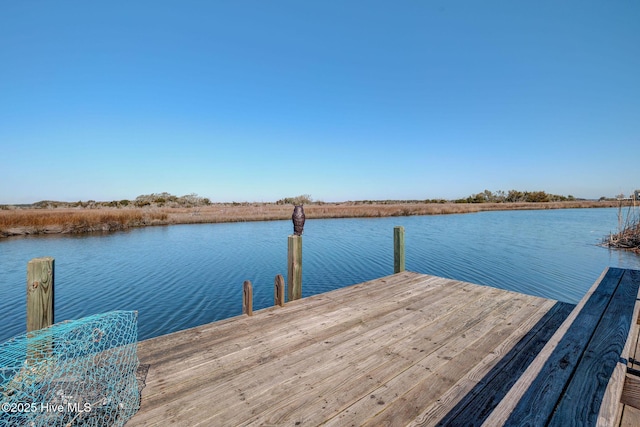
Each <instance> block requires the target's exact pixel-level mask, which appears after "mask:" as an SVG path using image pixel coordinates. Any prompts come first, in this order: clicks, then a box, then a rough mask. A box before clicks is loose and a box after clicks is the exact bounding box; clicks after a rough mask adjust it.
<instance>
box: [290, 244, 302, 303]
mask: <svg viewBox="0 0 640 427" xmlns="http://www.w3.org/2000/svg"><path fill="white" fill-rule="evenodd" d="M288 249H289V250H288V257H287V261H288V268H287V297H288V298H289V301H293V300H297V299H300V298H302V236H296V235H290V236H289V243H288Z"/></svg>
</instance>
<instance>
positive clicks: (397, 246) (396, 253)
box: [393, 225, 404, 273]
mask: <svg viewBox="0 0 640 427" xmlns="http://www.w3.org/2000/svg"><path fill="white" fill-rule="evenodd" d="M401 271H404V227H402V226H400V225H399V226H396V227H393V272H394V273H400V272H401Z"/></svg>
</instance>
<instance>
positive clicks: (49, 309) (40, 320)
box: [27, 257, 55, 332]
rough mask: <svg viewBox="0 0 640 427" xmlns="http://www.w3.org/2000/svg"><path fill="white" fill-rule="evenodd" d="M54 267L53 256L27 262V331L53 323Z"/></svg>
mask: <svg viewBox="0 0 640 427" xmlns="http://www.w3.org/2000/svg"><path fill="white" fill-rule="evenodd" d="M54 267H55V260H54V259H53V258H51V257H44V258H34V259H32V260H31V261H29V263H28V264H27V332H33V331H37V330H38V329H42V328H46V327H48V326H51V325H53V282H54Z"/></svg>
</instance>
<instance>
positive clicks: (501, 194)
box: [454, 190, 576, 203]
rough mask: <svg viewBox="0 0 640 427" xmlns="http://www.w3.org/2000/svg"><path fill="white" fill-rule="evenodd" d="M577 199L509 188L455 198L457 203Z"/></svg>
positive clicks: (539, 201) (563, 200)
mask: <svg viewBox="0 0 640 427" xmlns="http://www.w3.org/2000/svg"><path fill="white" fill-rule="evenodd" d="M573 200H576V198H575V197H573V196H571V195H569V196H559V195H557V194H549V193H546V192H544V191H518V190H509V191H507V192H505V191H503V190H498V191H496V192H491V191H489V190H484V191H483V192H481V193H477V194H472V195H470V196H469V197H466V198H464V199H457V200H454V201H455V202H456V203H524V202H531V203H544V202H565V201H573Z"/></svg>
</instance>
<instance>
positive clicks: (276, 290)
mask: <svg viewBox="0 0 640 427" xmlns="http://www.w3.org/2000/svg"><path fill="white" fill-rule="evenodd" d="M273 300H274V301H273V303H274V305H279V306H280V307H284V277H282V274H278V275H276V278H275V280H274V281H273Z"/></svg>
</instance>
